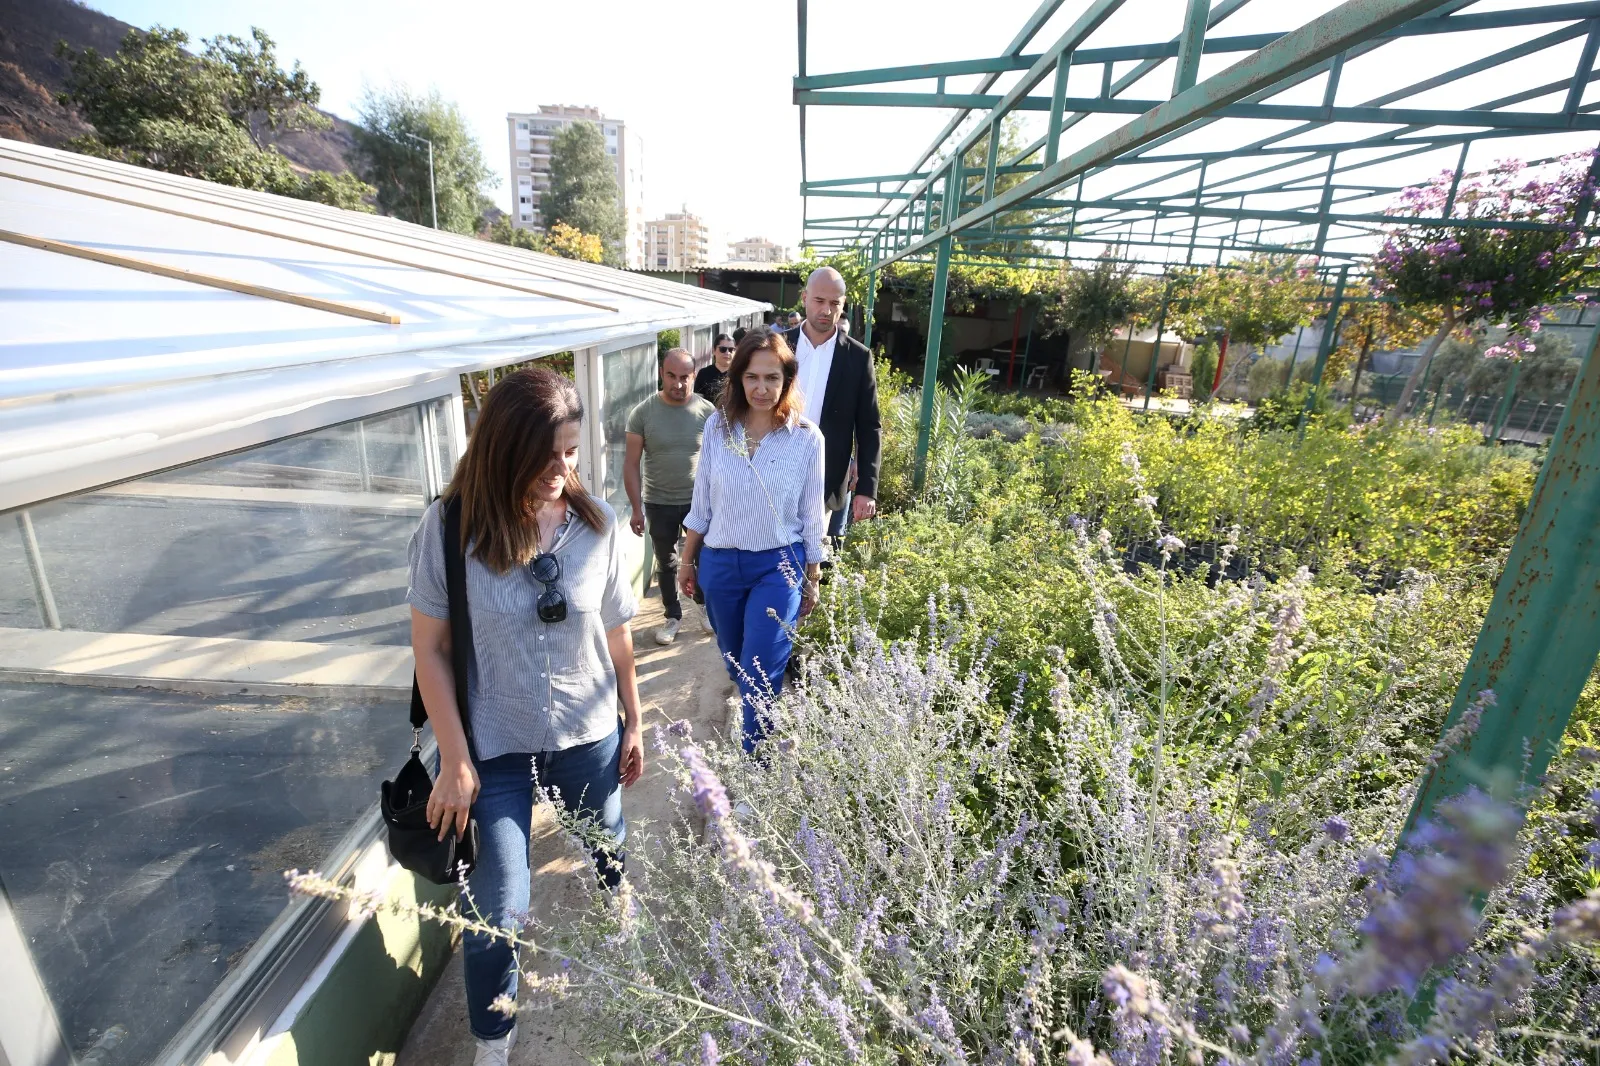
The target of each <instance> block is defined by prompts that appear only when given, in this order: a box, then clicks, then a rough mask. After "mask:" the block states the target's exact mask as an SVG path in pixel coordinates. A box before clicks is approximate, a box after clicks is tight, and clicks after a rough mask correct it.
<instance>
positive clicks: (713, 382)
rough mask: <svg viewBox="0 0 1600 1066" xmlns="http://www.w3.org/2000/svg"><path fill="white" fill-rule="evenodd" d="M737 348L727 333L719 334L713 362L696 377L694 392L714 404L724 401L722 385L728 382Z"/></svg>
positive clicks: (712, 358) (704, 367)
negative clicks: (729, 368) (729, 369)
mask: <svg viewBox="0 0 1600 1066" xmlns="http://www.w3.org/2000/svg"><path fill="white" fill-rule="evenodd" d="M736 348H737V344H736V342H735V341H734V339H733V338H732V337H730V336H728V335H727V334H726V333H719V334H717V346H716V348H715V349H713V350H712V354H711V362H709V363H707V364H706V365H705V366H703V367H701V368H700V372H699V373H698V374H696V375H695V376H694V391H695V392H696V393H698V394H699V395H701V396H704V397H705V398H706V399H708V400H710V401H711V402H712V403H716V402H717V401H718V400H720V399H722V385H723V382H725V381H727V380H728V366H729V365H730V364H731V363H732V362H733V353H734V351H735V350H736Z"/></svg>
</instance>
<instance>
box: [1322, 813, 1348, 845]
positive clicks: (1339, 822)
mask: <svg viewBox="0 0 1600 1066" xmlns="http://www.w3.org/2000/svg"><path fill="white" fill-rule="evenodd" d="M1322 831H1323V832H1324V833H1325V834H1327V837H1328V839H1329V840H1331V841H1333V842H1334V843H1335V844H1343V843H1344V842H1345V841H1346V840H1349V839H1350V823H1349V822H1347V821H1345V820H1344V819H1343V818H1340V817H1339V816H1338V815H1337V814H1336V815H1334V816H1333V817H1332V818H1329V819H1328V820H1327V821H1326V822H1323V823H1322Z"/></svg>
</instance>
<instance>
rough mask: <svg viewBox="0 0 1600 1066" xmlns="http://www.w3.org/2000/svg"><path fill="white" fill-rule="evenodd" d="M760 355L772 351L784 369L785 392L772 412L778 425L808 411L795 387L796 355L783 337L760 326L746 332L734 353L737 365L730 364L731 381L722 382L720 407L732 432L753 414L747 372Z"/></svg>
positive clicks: (728, 428)
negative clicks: (746, 385) (745, 375)
mask: <svg viewBox="0 0 1600 1066" xmlns="http://www.w3.org/2000/svg"><path fill="white" fill-rule="evenodd" d="M757 352H771V353H772V354H773V355H775V356H777V357H778V364H779V365H780V366H782V367H783V391H782V392H780V393H779V394H778V402H777V405H776V406H774V407H773V409H772V417H773V420H774V422H776V423H777V424H778V425H788V424H789V423H790V422H792V421H794V420H795V419H796V418H798V417H800V415H801V414H802V413H804V411H805V401H804V400H803V399H802V398H801V396H800V388H799V386H797V385H796V384H795V378H797V377H799V376H800V364H799V363H797V362H795V359H794V353H793V352H791V351H790V350H789V345H788V343H787V342H786V341H785V340H784V339H783V334H781V333H779V332H778V331H776V330H772V329H768V328H767V327H765V326H758V327H757V328H755V329H753V330H751V331H750V332H749V333H746V334H745V335H744V340H742V341H740V342H739V347H738V348H737V349H735V351H734V353H733V362H731V363H729V364H728V380H726V381H724V382H723V383H722V399H721V400H719V401H718V403H717V407H718V408H719V409H720V410H721V411H722V419H723V421H724V422H726V423H727V426H726V428H727V430H728V431H729V432H730V433H731V432H732V431H733V424H734V423H735V422H738V421H740V420H741V419H743V418H744V416H745V415H747V414H749V413H750V401H749V400H747V399H745V395H744V372H745V371H746V370H748V369H749V368H750V360H751V359H752V358H754V356H755V354H756V353H757Z"/></svg>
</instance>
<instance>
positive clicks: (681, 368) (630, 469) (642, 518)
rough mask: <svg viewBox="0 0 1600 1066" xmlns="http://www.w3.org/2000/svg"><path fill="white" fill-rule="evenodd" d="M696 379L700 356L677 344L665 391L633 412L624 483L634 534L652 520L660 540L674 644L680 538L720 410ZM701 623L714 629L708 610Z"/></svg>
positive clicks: (660, 574)
mask: <svg viewBox="0 0 1600 1066" xmlns="http://www.w3.org/2000/svg"><path fill="white" fill-rule="evenodd" d="M693 383H694V359H693V358H692V357H691V356H690V355H689V353H688V352H686V351H684V350H683V349H682V348H674V349H672V350H671V351H669V352H668V353H667V354H666V358H664V359H663V360H662V361H661V391H659V392H657V393H655V394H653V395H652V396H651V397H650V398H649V399H647V400H644V401H642V402H640V403H639V404H638V405H637V406H635V407H634V409H633V410H632V411H629V412H628V426H627V429H628V451H627V455H626V458H624V460H623V466H622V484H623V486H624V487H625V488H626V489H627V490H628V502H629V503H630V504H632V505H633V520H632V522H631V523H630V525H631V526H632V528H633V532H634V535H635V536H642V535H643V534H644V531H645V528H646V527H647V526H648V527H649V530H650V541H651V543H652V544H653V545H654V546H655V552H656V580H657V581H658V582H659V583H660V585H661V606H662V608H663V610H664V611H665V613H666V616H667V620H666V623H665V624H664V625H662V626H661V628H659V629H657V630H656V633H655V638H656V643H657V644H671V643H672V642H673V641H674V640H676V639H677V637H678V627H679V626H680V625H682V624H683V604H682V603H681V602H680V601H679V599H678V538H679V537H680V536H681V535H682V532H683V520H684V519H685V518H686V517H688V515H689V504H690V503H691V502H692V501H693V499H694V471H695V467H696V466H698V465H699V463H700V434H701V432H702V431H703V430H704V429H705V425H706V419H707V418H709V417H710V416H711V412H712V411H714V410H716V408H714V407H713V406H712V405H711V404H710V402H709V401H707V400H706V399H705V398H704V397H701V396H697V395H695V393H694V391H693V389H692V388H691V386H692V385H693ZM641 466H642V467H643V476H642V477H641V473H640V468H641ZM641 483H642V484H641ZM700 626H701V628H702V629H704V630H705V631H706V632H707V633H709V632H711V623H710V621H709V619H707V617H706V616H705V612H704V611H703V610H702V612H701V620H700Z"/></svg>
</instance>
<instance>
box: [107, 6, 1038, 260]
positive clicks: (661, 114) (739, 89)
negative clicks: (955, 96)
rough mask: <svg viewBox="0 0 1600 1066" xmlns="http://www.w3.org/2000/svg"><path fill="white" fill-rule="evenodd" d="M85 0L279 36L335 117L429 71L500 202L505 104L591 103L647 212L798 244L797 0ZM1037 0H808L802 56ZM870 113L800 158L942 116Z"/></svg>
mask: <svg viewBox="0 0 1600 1066" xmlns="http://www.w3.org/2000/svg"><path fill="white" fill-rule="evenodd" d="M88 2H89V4H90V6H92V7H95V8H98V9H99V10H101V11H104V12H105V13H106V14H109V15H113V16H115V17H117V18H120V19H122V20H123V21H125V22H129V23H132V24H133V25H135V26H139V27H141V28H145V29H148V28H149V27H151V26H152V25H156V24H160V25H164V26H169V27H176V28H179V29H182V30H184V31H186V32H188V33H189V34H190V35H191V37H192V38H199V37H210V36H213V35H215V34H220V33H232V34H238V35H245V34H247V33H248V32H249V30H250V28H251V27H252V26H260V27H261V28H262V29H264V30H266V31H267V33H268V34H270V35H271V36H272V38H273V39H274V40H275V41H276V42H277V46H278V55H279V58H280V61H282V62H283V63H284V65H286V66H287V65H288V64H289V63H290V62H292V61H294V60H299V61H300V62H301V63H302V64H303V65H304V66H305V68H306V71H307V72H308V73H309V74H310V75H311V77H312V78H313V79H314V80H315V81H316V82H317V83H318V84H319V85H320V86H321V88H322V104H323V107H324V108H325V109H327V110H329V111H331V112H333V113H335V114H337V115H340V116H342V117H345V118H351V119H353V118H354V117H355V116H356V113H357V109H358V106H359V103H360V100H361V97H362V94H363V92H364V91H365V89H366V88H367V87H369V86H371V87H375V88H382V87H384V86H387V85H389V84H392V83H397V82H398V83H404V84H407V85H410V86H412V87H414V88H418V89H426V88H429V87H430V86H436V87H437V88H438V89H439V91H440V92H441V93H442V94H443V95H444V96H445V97H446V98H447V99H451V100H454V101H455V102H456V103H458V104H459V105H460V106H461V108H462V110H463V112H464V113H465V114H466V116H467V118H468V120H469V121H470V122H471V124H472V127H473V129H474V130H475V131H476V133H477V136H478V139H479V142H480V143H481V144H482V146H483V149H484V155H485V158H486V160H487V161H488V163H489V165H490V166H491V167H492V168H493V169H494V170H495V171H496V172H497V173H499V174H501V175H502V178H501V183H500V185H499V186H498V187H497V188H493V189H489V190H486V191H487V192H488V194H489V195H490V196H491V197H492V198H493V199H494V200H495V201H496V202H497V203H498V204H499V205H500V206H501V208H502V209H509V207H510V195H511V194H510V189H511V187H512V185H511V182H510V180H509V177H508V174H509V154H508V147H507V141H506V113H507V112H509V111H531V110H534V109H536V108H537V106H538V105H540V104H554V103H568V104H592V105H596V106H598V107H600V108H601V109H602V111H603V112H604V113H605V114H606V115H607V116H608V117H614V118H620V119H623V120H625V121H626V122H627V123H628V125H629V126H630V127H631V128H633V129H634V130H635V131H636V132H637V133H638V134H639V135H640V136H641V137H642V138H643V140H644V158H645V209H646V211H647V212H648V215H649V217H652V218H654V217H659V216H660V215H661V214H662V213H664V212H666V211H675V210H678V209H680V208H681V207H683V206H684V205H687V206H688V208H689V210H691V211H693V212H695V213H697V214H699V215H701V216H702V217H705V218H706V219H707V221H708V222H709V223H710V224H711V225H712V226H713V228H714V229H715V230H716V231H719V232H720V233H722V234H724V235H725V236H726V237H727V238H728V239H739V238H742V237H746V236H765V237H767V238H769V239H772V240H776V241H779V242H780V243H782V244H785V245H787V246H791V247H792V246H794V245H795V244H797V243H798V240H799V237H800V219H801V214H800V212H801V202H800V196H799V185H800V150H799V123H798V110H797V108H795V106H794V105H793V104H792V102H791V85H790V81H791V79H792V78H793V77H794V74H795V71H796V67H797V62H798V60H797V55H798V52H797V47H796V14H795V12H796V8H795V5H794V3H793V2H792V0H743V2H722V0H690V2H678V3H664V2H661V0H649V2H632V0H629V2H612V0H591V2H586V3H572V2H562V3H546V2H541V0H532V2H529V0H523V2H519V3H512V2H508V0H452V2H450V3H439V2H437V0H426V2H424V0H385V2H384V3H381V4H380V3H373V2H369V0H272V2H270V3H268V2H266V0H88ZM1035 3H1036V0H986V3H985V5H984V7H985V14H986V17H985V19H984V24H983V26H981V27H978V28H976V29H975V30H974V31H973V32H972V33H971V34H970V35H969V36H967V37H965V38H964V39H963V40H962V41H961V42H960V43H959V45H954V44H953V43H952V42H951V41H949V40H948V36H947V34H945V33H944V32H943V31H942V30H941V29H940V28H939V27H942V26H949V25H950V24H951V22H952V20H953V19H954V18H955V17H956V13H957V12H958V11H961V10H966V11H967V12H969V13H970V11H971V7H970V4H957V3H951V2H948V0H916V2H909V0H868V2H866V3H859V4H858V3H843V2H836V0H816V2H814V3H812V4H811V24H812V26H813V27H814V30H813V33H812V36H811V47H810V56H811V68H812V69H813V70H819V71H820V70H840V69H851V68H852V67H855V66H863V67H867V66H878V65H881V64H883V63H885V62H890V63H893V62H912V61H916V60H917V59H918V58H919V57H925V58H932V57H934V56H939V57H942V58H962V57H967V56H969V54H977V53H972V52H970V50H971V49H979V50H980V51H982V50H986V49H989V48H993V49H995V50H996V51H999V50H1001V49H1003V48H1004V46H1005V44H1006V43H1007V41H1008V40H1009V39H1010V36H1011V34H1012V33H1013V32H1014V31H1015V27H1016V26H1017V25H1018V24H1019V23H1020V22H1021V21H1022V20H1023V19H1024V18H1025V17H1026V14H1027V12H1028V11H1031V10H1032V9H1033V7H1034V6H1035ZM813 113H814V112H813ZM875 114H876V115H877V116H878V119H877V121H870V120H863V119H862V118H861V117H858V116H851V117H850V121H847V122H846V123H844V124H843V127H842V128H843V130H844V131H845V134H846V138H847V140H845V141H844V142H842V143H837V144H834V145H832V146H831V148H832V151H831V152H829V153H825V154H824V155H823V156H822V157H821V158H817V157H815V156H814V157H813V174H814V175H815V176H818V177H823V176H844V175H848V174H850V173H855V172H858V168H859V167H860V166H861V165H862V163H863V162H866V161H868V160H870V161H871V163H872V165H882V166H885V167H888V168H890V169H901V168H904V167H905V166H908V165H909V164H910V163H911V162H913V161H914V160H915V158H916V156H917V154H918V153H919V152H920V151H921V150H922V149H923V148H924V147H925V146H926V144H927V142H928V140H930V139H931V137H932V136H933V134H934V133H937V132H938V126H939V123H940V122H941V121H942V120H943V118H944V117H945V116H943V115H942V114H935V113H932V112H926V113H922V114H918V115H914V116H912V117H911V119H910V120H908V119H906V118H905V117H904V116H896V119H897V120H896V121H893V122H890V123H884V122H883V121H882V118H883V113H882V112H875ZM813 124H815V123H813ZM851 141H855V142H856V143H857V145H858V147H857V148H855V149H853V148H852V147H851V143H850V142H851ZM862 142H864V144H865V148H866V150H861V147H860V146H861V144H862ZM819 168H820V169H819Z"/></svg>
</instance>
